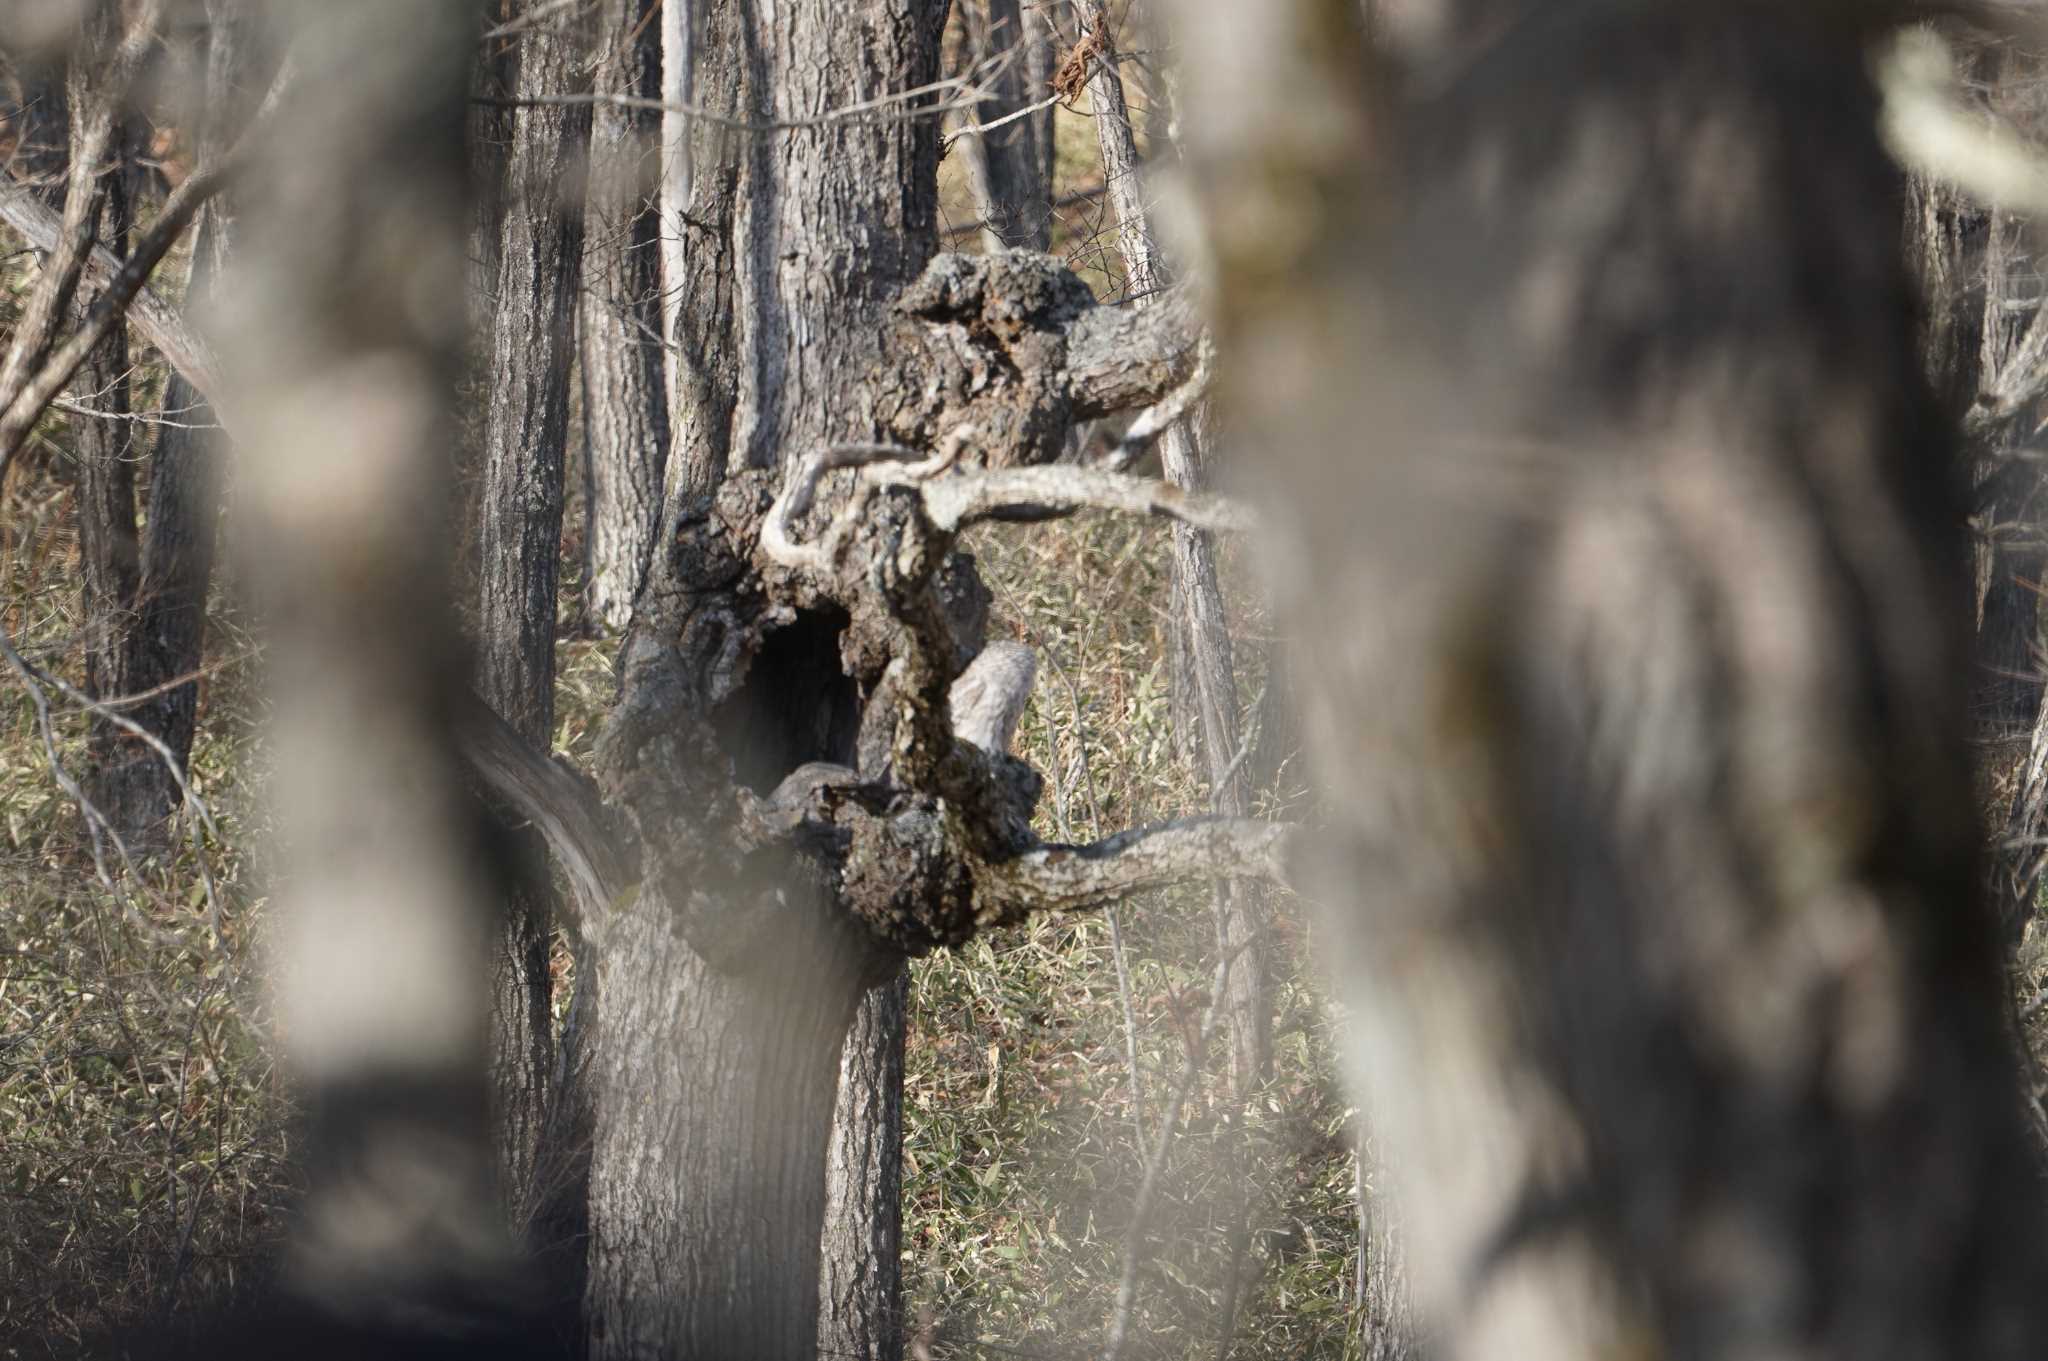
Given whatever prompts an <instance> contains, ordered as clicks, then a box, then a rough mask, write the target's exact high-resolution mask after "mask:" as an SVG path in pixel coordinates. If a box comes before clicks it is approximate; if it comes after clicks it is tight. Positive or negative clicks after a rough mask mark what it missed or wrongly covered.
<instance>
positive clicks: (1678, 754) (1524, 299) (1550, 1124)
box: [1177, 0, 2048, 1361]
mask: <svg viewBox="0 0 2048 1361" xmlns="http://www.w3.org/2000/svg"><path fill="white" fill-rule="evenodd" d="M1401 9H1402V15H1401V19H1402V25H1401V29H1400V31H1399V33H1397V34H1396V35H1395V36H1394V38H1393V41H1394V43H1395V46H1396V50H1397V51H1398V52H1399V53H1400V54H1401V55H1402V57H1403V58H1404V59H1407V60H1412V61H1413V62H1414V63H1415V64H1414V66H1412V67H1406V66H1405V65H1404V67H1402V68H1397V70H1396V71H1395V72H1393V73H1390V75H1389V79H1388V82H1387V84H1386V85H1385V86H1383V87H1382V88H1381V89H1380V90H1374V89H1373V88H1372V87H1371V86H1370V85H1369V84H1368V79H1369V73H1371V72H1373V70H1374V68H1373V67H1372V66H1371V65H1370V64H1368V62H1367V61H1366V60H1365V59H1364V58H1363V56H1362V54H1361V53H1360V52H1359V51H1358V50H1357V47H1356V45H1355V43H1354V42H1352V41H1350V40H1349V31H1348V28H1347V25H1345V24H1344V23H1342V22H1339V19H1338V16H1339V13H1340V11H1341V12H1348V11H1349V10H1350V5H1349V3H1348V0H1347V3H1345V4H1343V5H1341V6H1339V5H1337V4H1335V3H1334V0H1299V3H1295V4H1291V5H1283V6H1260V7H1256V8H1252V7H1236V6H1212V5H1206V4H1202V3H1200V2H1199V0H1183V3H1181V4H1180V5H1179V6H1178V7H1177V12H1178V14H1179V17H1180V19H1181V26H1180V28H1179V36H1180V40H1181V44H1182V50H1183V51H1184V52H1185V53H1186V54H1187V56H1188V59H1189V63H1190V68H1189V75H1188V81H1189V86H1190V88H1201V89H1229V90H1231V91H1232V92H1233V98H1232V99H1230V100H1228V101H1222V100H1217V101H1194V102H1192V103H1191V104H1190V106H1189V108H1188V109H1187V111H1186V113H1185V122H1186V124H1187V128H1188V132H1189V135H1190V143H1191V155H1192V157H1193V162H1194V165H1195V167H1196V170H1195V173H1196V174H1197V176H1198V179H1199V182H1200V187H1201V191H1202V194H1203V197H1204V198H1205V199H1206V200H1207V202H1208V203H1209V205H1210V206H1211V209H1212V211H1211V212H1210V213H1209V223H1210V227H1211V231H1212V240H1213V244H1214V247H1215V250H1216V258H1217V259H1218V261H1219V263H1220V266H1221V271H1222V278H1221V281H1220V282H1221V315H1222V317H1223V320H1224V326H1225V335H1224V343H1225V346H1226V356H1225V365H1224V367H1223V369H1222V371H1223V372H1224V373H1225V374H1227V375H1228V377H1227V379H1226V381H1227V382H1228V384H1229V389H1228V397H1229V399H1230V400H1231V401H1232V402H1233V412H1234V415H1235V417H1236V421H1237V423H1238V424H1240V425H1241V426H1242V427H1243V428H1247V429H1256V430H1258V431H1260V433H1261V437H1262V442H1263V444H1264V447H1265V448H1266V449H1268V450H1270V451H1272V453H1273V455H1274V457H1275V464H1274V468H1273V472H1274V476H1275V479H1276V482H1278V481H1280V480H1281V479H1283V478H1284V479H1285V482H1284V485H1285V489H1286V497H1285V500H1286V502H1287V506H1288V510H1289V513H1290V516H1291V518H1290V527H1289V529H1288V530H1283V532H1282V533H1280V534H1278V535H1275V536H1274V537H1275V541H1276V544H1277V546H1278V549H1279V551H1280V555H1281V560H1280V565H1279V569H1280V571H1281V574H1282V579H1283V581H1284V583H1285V584H1286V585H1287V587H1288V588H1289V591H1288V594H1289V596H1290V598H1291V599H1292V600H1293V601H1294V602H1295V604H1294V606H1293V610H1292V614H1293V619H1294V623H1295V626H1296V627H1297V629H1298V630H1299V634H1298V636H1299V637H1300V638H1301V639H1302V642H1303V646H1304V650H1305V653H1306V658H1307V660H1306V663H1305V666H1304V677H1305V681H1306V685H1305V688H1306V689H1307V690H1308V692H1309V694H1310V696H1311V704H1312V710H1313V711H1312V713H1311V715H1310V722H1311V723H1312V724H1313V730H1312V733H1311V736H1310V742H1309V749H1310V750H1311V751H1312V752H1313V753H1314V754H1315V757H1316V759H1317V763H1318V771H1319V775H1320V778H1321V781H1322V783H1323V786H1324V788H1325V790H1326V792H1327V794H1328V795H1329V797H1330V798H1331V799H1332V800H1333V803H1334V807H1335V808H1336V809H1337V810H1338V815H1339V817H1340V820H1341V823H1342V834H1341V836H1339V837H1338V838H1336V840H1335V844H1333V846H1332V847H1331V849H1330V852H1329V855H1330V859H1329V862H1328V864H1329V872H1328V873H1327V874H1326V875H1324V876H1323V880H1324V883H1325V884H1326V886H1327V891H1328V892H1329V893H1330V894H1331V902H1332V905H1333V911H1334V912H1335V913H1336V916H1337V920H1338V923H1339V925H1340V926H1341V928H1342V930H1343V931H1344V932H1345V933H1347V935H1348V941H1347V943H1346V944H1345V945H1344V946H1343V947H1342V950H1341V954H1340V956H1339V959H1338V964H1337V968H1338V972H1339V975H1340V979H1341V980H1342V984H1343V986H1344V987H1345V990H1346V994H1347V996H1348V998H1349V999H1350V1001H1351V1004H1352V1005H1353V1007H1354V1008H1355V1011H1354V1033H1353V1035H1352V1037H1351V1040H1352V1046H1353V1052H1354V1055H1355V1059H1356V1063H1357V1072H1358V1075H1359V1076H1360V1078H1361V1079H1362V1080H1363V1083H1364V1091H1365V1093H1366V1095H1367V1097H1368V1098H1369V1099H1368V1102H1367V1106H1368V1109H1369V1110H1370V1111H1371V1112H1372V1115H1373V1118H1374V1120H1375V1122H1376V1129H1377V1131H1378V1132H1381V1133H1384V1134H1385V1135H1386V1137H1387V1139H1388V1144H1389V1152H1390V1158H1391V1160H1392V1162H1393V1165H1394V1170H1395V1173H1396V1176H1397V1177H1398V1178H1399V1179H1400V1182H1401V1184H1402V1189H1403V1192H1404V1194H1403V1196H1402V1204H1403V1205H1404V1206H1405V1207H1407V1208H1409V1210H1410V1211H1411V1212H1410V1213H1408V1214H1407V1215H1405V1216H1404V1217H1403V1221H1402V1222H1403V1224H1404V1225H1405V1226H1406V1227H1407V1228H1408V1230H1409V1234H1408V1245H1409V1260H1410V1264H1411V1267H1412V1271H1413V1277H1414V1283H1415V1288H1416V1292H1417V1303H1418V1306H1419V1307H1420V1308H1421V1309H1422V1310H1423V1311H1424V1314H1425V1318H1426V1322H1429V1323H1437V1324H1440V1325H1441V1328H1442V1337H1443V1341H1444V1345H1445V1348H1446V1354H1447V1355H1448V1356H1450V1357H1453V1358H1459V1357H1487V1358H1493V1357H1514V1358H1516V1359H1517V1361H1552V1359H1553V1358H1555V1359H1556V1361H1563V1359H1564V1358H1580V1357H1585V1356H1588V1355H1599V1354H1608V1353H1615V1352H1620V1351H1627V1352H1631V1353H1645V1354H1657V1355H1672V1356H1720V1357H1760V1356H1790V1355H1798V1356H1806V1357H1842V1358H1848V1357H1856V1358H1859V1359H1863V1358H1878V1359H1879V1361H1883V1359H1884V1358H1894V1357H1896V1358H1908V1357H1926V1356H1935V1355H1956V1354H1968V1355H1971V1356H1979V1357H2012V1358H2019V1357H2023V1356H2028V1355H2031V1354H2032V1353H2033V1352H2034V1351H2036V1350H2037V1349H2038V1340H2039V1338H2040V1336H2041V1334H2042V1330H2043V1328H2044V1327H2048V1317H2044V1311H2048V1303H2044V1301H2048V1294H2044V1285H2048V1263H2044V1257H2043V1252H2042V1249H2041V1240H2040V1235H2039V1233H2038V1226H2039V1224H2040V1222H2041V1212H2042V1205H2041V1197H2040V1194H2039V1183H2038V1178H2037V1177H2036V1175H2035V1172H2034V1170H2033V1169H2034V1165H2035V1164H2034V1157H2033V1153H2032V1150H2031V1149H2030V1147H2029V1138H2028V1135H2027V1133H2026V1131H2025V1130H2024V1128H2023V1127H2022V1124H2021V1121H2020V1117H2019V1113H2018V1103H2017V1101H2016V1098H2015V1088H2014V1082H2015V1075H2014V1071H2013V1062H2012V1055H2011V1053H2010V1050H2009V1047H2008V1044H2007V1039H2006V1035H2005V1033H2004V1027H2003V1024H2002V1015H2001V1012H2002V1002H2001V989H2000V985H1999V979H1998V973H1997V969H1996V952H1995V948H1994V940H1993V936H1992V932H1991V930H1990V922H1989V917H1988V914H1987V913H1986V912H1985V910H1984V904H1983V902H1982V896H1981V885H1980V884H1979V883H1978V880H1977V872H1976V866H1977V849H1978V837H1977V829H1976V827H1975V825H1974V820H1973V818H1972V816H1971V810H1972V799H1971V791H1970V763H1969V736H1970V727H1969V721H1968V720H1969V713H1968V704H1967V691H1968V686H1967V677H1968V674H1969V673H1968V665H1967V659H1968V646H1967V645H1968V632H1969V629H1968V619H1969V616H1968V614H1967V609H1968V606H1967V600H1968V593H1967V573H1966V572H1965V570H1964V545H1963V543H1962V541H1961V535H1960V530H1959V525H1960V521H1961V504H1960V497H1959V496H1958V495H1957V488H1956V487H1955V485H1954V482H1955V481H1956V477H1955V471H1956V470H1955V467H1954V459H1953V455H1952V449H1951V441H1950V438H1949V436H1948V434H1947V432H1946V431H1945V429H1944V427H1943V424H1942V422H1941V419H1940V415H1939V412H1938V411H1937V410H1936V407H1935V404H1934V403H1933V402H1932V400H1931V399H1930V398H1929V396H1928V394H1927V391H1926V387H1925V385H1924V382H1923V377H1922V364H1921V356H1920V354H1919V352H1918V348H1917V338H1916V336H1915V332H1914V325H1913V318H1914V307H1913V303H1912V298H1911V289H1910V283H1909V279H1908V276H1907V274H1906V272H1905V270H1904V268H1903V267H1902V264H1901V261H1900V258H1899V252H1898V250H1897V240H1898V237H1897V233H1896V230H1895V229H1893V228H1890V227H1887V225H1886V224H1887V223H1888V222H1891V223H1895V222H1896V221H1897V216H1896V214H1897V213H1898V211H1899V206H1900V204H1901V201H1902V194H1901V188H1902V186H1901V184H1900V179H1899V176H1898V173H1897V171H1896V169H1895V168H1894V167H1893V166H1892V165H1891V163H1890V162H1889V160H1888V158H1887V157H1886V156H1885V154H1884V153H1883V151H1882V149H1881V148H1880V147H1879V145H1878V143H1877V141H1876V138H1875V136H1874V133H1873V130H1874V128H1875V127H1876V118H1877V104H1876V100H1875V98H1874V95H1873V92H1872V91H1871V89H1870V88H1869V77H1868V72H1867V67H1866V64H1865V44H1866V41H1867V40H1868V39H1869V38H1870V37H1871V36H1872V29H1871V28H1870V27H1867V26H1868V25H1871V24H1873V23H1874V22H1875V20H1876V18H1877V17H1879V16H1876V15H1875V14H1874V13H1872V12H1870V11H1866V10H1864V9H1862V8H1860V7H1854V8H1853V9H1842V8H1833V7H1831V8H1826V9H1822V10H1817V11H1814V12H1810V13H1806V12H1803V13H1801V14H1800V15H1796V16H1795V15H1792V14H1790V13H1789V12H1787V11H1786V10H1784V9H1783V8H1782V7H1778V6H1768V5H1733V6H1715V7H1678V6H1653V7H1648V8H1644V7H1620V8H1615V7H1602V6H1588V7H1572V8H1570V9H1568V10H1564V11H1560V10H1558V9H1557V8H1556V7H1551V6H1537V5H1525V4H1521V3H1518V2H1510V3H1484V4H1481V3H1474V4H1470V5H1467V4H1463V3H1456V2H1455V0H1454V2H1453V3H1449V4H1445V5H1434V6H1433V5H1426V4H1425V5H1404V6H1402V7H1401ZM1432 11H1433V12H1434V13H1435V15H1436V17H1438V18H1440V19H1442V20H1443V21H1444V22H1443V24H1442V25H1441V26H1439V27H1436V28H1435V29H1433V30H1432V29H1430V28H1427V27H1422V26H1416V25H1412V24H1411V23H1410V22H1409V21H1410V20H1412V19H1414V18H1416V17H1417V16H1418V15H1423V16H1426V15H1428V14H1429V13H1430V12H1432ZM1399 69H1413V70H1416V71H1418V72H1419V73H1420V74H1419V75H1418V76H1417V78H1416V79H1415V80H1414V81H1413V83H1412V84H1411V83H1409V82H1407V81H1406V80H1404V79H1403V78H1402V77H1401V76H1400V75H1399V73H1398V71H1399ZM1311 209H1312V211H1311ZM1333 375H1336V376H1338V379H1337V380H1334V381H1333V377H1332V376H1333Z"/></svg>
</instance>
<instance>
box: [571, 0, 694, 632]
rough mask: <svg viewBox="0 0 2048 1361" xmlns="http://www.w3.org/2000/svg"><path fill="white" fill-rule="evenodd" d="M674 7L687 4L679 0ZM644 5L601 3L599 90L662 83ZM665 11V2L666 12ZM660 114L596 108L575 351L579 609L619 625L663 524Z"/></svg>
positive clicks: (665, 435)
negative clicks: (580, 504)
mask: <svg viewBox="0 0 2048 1361" xmlns="http://www.w3.org/2000/svg"><path fill="white" fill-rule="evenodd" d="M677 8H678V9H682V8H686V7H685V6H683V5H682V4H681V2H680V0H678V5H677ZM644 10H645V6H644V5H643V4H642V3H640V0H603V2H602V3H601V4H600V5H599V7H598V11H597V15H596V30H597V64H596V68H595V72H594V79H593V87H594V89H595V90H596V92H597V93H599V94H625V95H637V96H640V97H642V98H651V97H653V96H655V95H657V94H658V93H659V92H660V89H661V41H660V39H661V34H662V31H663V28H662V25H660V24H656V23H653V22H650V21H649V18H650V16H648V15H647V14H646V13H645V12H644ZM665 12H666V10H665V9H664V13H665ZM660 130H661V120H660V119H659V118H657V117H656V116H654V115H653V114H650V113H648V112H646V111H644V110H633V109H620V108H617V107H614V106H610V105H605V104H600V105H597V106H596V107H595V108H593V109H592V110H591V125H590V210H589V216H588V218H587V219H586V222H585V232H584V248H583V296H582V298H581V299H580V302H579V308H580V313H581V315H580V318H579V323H578V332H577V335H578V347H579V349H580V351H581V355H582V377H583V457H584V469H585V483H584V491H585V503H586V506H587V509H588V512H589V517H590V519H589V532H588V535H587V537H586V539H585V547H584V591H585V604H586V608H587V609H588V611H589V614H590V617H591V619H592V620H593V621H595V622H597V623H599V624H601V625H602V626H603V627H605V628H606V629H609V630H612V631H614V632H618V631H622V630H623V629H624V628H625V626H626V624H627V622H628V621H629V620H630V619H631V617H632V611H633V597H634V596H635V595H636V594H637V593H638V592H639V590H640V583H641V581H642V580H643V579H644V578H645V577H646V575H647V560H648V556H649V554H651V553H652V552H653V551H654V538H655V533H656V531H657V529H658V527H659V525H660V523H661V499H662V475H663V469H664V467H665V466H666V465H667V461H668V444H669V425H668V386H667V379H666V378H665V376H664V369H665V367H666V366H665V361H664V347H663V345H662V335H663V329H662V328H663V308H662V306H661V259H662V256H661V231H660V218H659V217H658V215H657V214H656V212H655V211H654V209H653V208H652V206H651V203H650V190H651V189H652V187H653V185H654V184H655V183H656V182H657V178H658V177H657V176H655V175H654V173H653V171H654V170H655V169H656V167H657V166H658V164H659V161H658V155H657V153H658V152H659V149H660V145H659V140H660Z"/></svg>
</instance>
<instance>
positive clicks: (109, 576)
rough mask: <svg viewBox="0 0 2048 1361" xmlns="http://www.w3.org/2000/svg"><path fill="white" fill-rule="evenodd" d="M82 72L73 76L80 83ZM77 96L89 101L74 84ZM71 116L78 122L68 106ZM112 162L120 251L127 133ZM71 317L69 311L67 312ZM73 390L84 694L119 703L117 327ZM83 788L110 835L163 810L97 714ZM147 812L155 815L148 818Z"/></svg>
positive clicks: (128, 448)
mask: <svg viewBox="0 0 2048 1361" xmlns="http://www.w3.org/2000/svg"><path fill="white" fill-rule="evenodd" d="M83 79H85V77H84V76H83V75H82V74H75V75H74V76H73V84H74V85H77V84H78V83H79V82H80V81H81V80H83ZM73 98H74V100H76V99H79V98H85V99H90V98H93V95H92V93H91V92H90V90H89V89H77V90H74V95H73ZM74 121H78V122H82V121H83V119H82V118H80V117H78V116H77V114H76V112H75V113H74ZM114 146H115V156H116V159H115V162H114V164H113V165H112V166H111V167H109V168H108V172H107V173H106V175H105V176H104V178H103V179H102V185H103V189H102V193H103V194H104V196H105V202H104V205H103V206H102V209H101V214H100V225H99V238H100V240H101V241H103V242H106V243H107V244H108V245H109V247H110V248H111V249H112V250H113V251H114V253H115V254H116V255H117V256H118V255H121V254H124V253H125V251H126V242H127V237H128V227H129V222H130V219H131V210H130V200H129V194H130V189H131V185H130V183H129V177H128V175H127V173H126V160H127V157H126V148H127V139H126V138H125V137H122V136H120V135H118V134H117V135H116V138H115V142H114ZM73 320H74V324H75V322H76V318H74V319H73ZM73 391H75V392H76V393H78V394H79V396H80V397H81V398H82V399H83V400H84V402H85V404H86V405H87V406H89V407H91V408H93V409H94V410H96V411H102V412H104V413H106V414H105V415H103V416H85V417H81V418H79V421H78V424H77V426H76V427H75V429H76V451H77V456H78V483H77V495H78V556H79V567H80V577H81V583H82V586H83V600H82V602H81V604H82V612H83V614H84V618H85V691H86V693H87V694H89V695H91V696H92V697H93V698H95V699H100V700H118V699H121V698H123V697H125V696H127V695H129V694H132V693H134V692H135V691H136V690H137V689H138V688H140V687H138V686H137V684H136V665H135V663H136V648H135V646H134V642H135V636H136V627H135V623H136V613H135V611H136V604H137V593H138V591H139V589H140V587H141V583H142V549H141V538H140V535H139V534H138V532H137V525H136V521H135V464H136V452H135V429H136V427H135V423H134V422H133V421H130V420H128V419H127V417H128V415H129V397H130V382H129V367H128V336H127V331H126V328H123V327H116V328H115V329H114V331H113V332H112V333H111V334H109V335H108V336H107V338H106V339H105V340H104V341H102V342H101V343H100V344H99V345H97V346H95V347H94V348H93V351H92V354H91V357H90V358H88V359H87V360H86V363H85V367H84V368H83V369H82V370H80V372H79V376H78V381H77V384H76V386H75V387H74V389H73ZM86 761H87V766H88V769H89V772H90V774H89V778H88V780H87V785H86V788H87V792H88V794H89V795H90V796H91V798H92V801H93V804H94V805H95V806H96V807H97V808H98V809H99V811H100V813H101V815H102V816H104V817H105V818H106V819H107V821H108V823H109V824H110V826H111V829H112V830H113V832H114V833H115V835H117V836H119V837H120V838H121V839H122V841H123V842H124V843H133V848H134V849H137V850H140V849H142V845H141V842H142V834H143V832H144V830H145V829H146V828H147V827H148V826H149V825H150V824H152V823H154V822H155V821H156V820H157V819H158V818H160V817H161V816H162V812H163V810H162V809H161V808H158V809H154V810H152V809H151V808H150V807H149V806H148V804H149V799H148V792H149V791H148V787H147V786H148V779H149V777H148V769H149V767H150V766H152V765H154V764H155V762H156V755H155V753H154V752H152V751H150V750H149V749H148V748H147V747H145V746H144V745H143V744H142V743H141V742H138V741H136V740H135V739H134V738H132V737H130V736H129V735H128V734H126V733H124V732H122V731H121V730H120V729H118V728H116V727H115V726H114V725H113V724H112V723H109V722H107V721H106V720H105V719H104V718H101V717H99V716H97V715H95V716H94V717H93V719H92V722H91V735H90V737H89V738H88V749H87V758H86ZM152 811H153V812H154V813H155V816H154V817H152V816H151V813H152Z"/></svg>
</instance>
